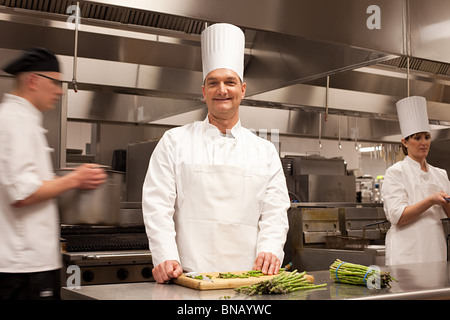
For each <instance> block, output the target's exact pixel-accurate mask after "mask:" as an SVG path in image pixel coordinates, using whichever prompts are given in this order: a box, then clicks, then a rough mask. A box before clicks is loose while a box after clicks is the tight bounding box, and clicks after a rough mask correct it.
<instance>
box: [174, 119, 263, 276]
mask: <svg viewBox="0 0 450 320" xmlns="http://www.w3.org/2000/svg"><path fill="white" fill-rule="evenodd" d="M199 130H200V131H201V126H199ZM200 131H197V134H200V137H201V139H203V133H202V132H200ZM200 141H202V140H200ZM241 141H242V139H241ZM231 147H233V148H236V144H234V143H233V144H232V146H231ZM242 154H243V157H244V158H245V155H244V154H245V152H242ZM244 164H246V162H245V159H244ZM182 170H188V171H190V172H187V176H190V177H191V178H190V184H189V187H188V188H187V191H186V193H185V197H184V201H183V203H182V204H181V207H180V208H178V210H177V211H176V212H175V214H174V220H175V226H176V242H177V245H178V249H179V250H178V251H179V254H180V263H181V265H182V267H183V269H184V270H185V271H197V272H219V271H239V270H251V269H252V267H253V264H254V261H255V259H256V255H257V252H256V247H257V237H258V222H259V215H260V210H259V205H258V199H257V194H256V191H255V190H256V188H255V187H254V183H255V182H256V181H255V180H256V179H258V178H256V179H255V177H254V176H253V177H252V175H251V174H250V172H249V169H248V168H241V167H236V166H229V165H201V164H192V165H187V164H185V165H182ZM184 174H186V172H184ZM258 180H259V183H260V182H261V179H258Z"/></svg>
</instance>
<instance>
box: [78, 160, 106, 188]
mask: <svg viewBox="0 0 450 320" xmlns="http://www.w3.org/2000/svg"><path fill="white" fill-rule="evenodd" d="M71 174H72V175H73V178H74V179H75V181H76V188H78V189H84V190H90V189H95V188H97V187H98V186H100V185H101V184H102V183H104V182H106V179H107V177H108V176H107V175H106V173H105V170H103V169H102V168H100V167H99V166H98V165H96V164H92V163H89V164H88V163H86V164H82V165H80V166H79V167H77V168H75V170H74V171H73V172H72V173H71Z"/></svg>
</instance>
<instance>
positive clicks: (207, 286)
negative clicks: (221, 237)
mask: <svg viewBox="0 0 450 320" xmlns="http://www.w3.org/2000/svg"><path fill="white" fill-rule="evenodd" d="M245 272H247V271H235V272H231V273H233V274H241V273H245ZM223 273H226V272H223ZM200 274H201V275H203V276H207V275H208V276H210V277H211V280H212V281H207V280H199V279H193V278H191V277H188V276H186V275H184V274H183V275H181V276H179V277H178V278H177V279H173V282H174V283H176V284H178V285H180V286H184V287H188V288H192V289H196V290H217V289H234V288H237V287H241V286H247V285H252V284H255V283H257V282H261V281H264V280H269V279H272V278H273V277H276V275H271V276H269V275H264V276H260V277H249V278H230V279H222V278H218V276H219V272H210V273H200ZM305 277H306V278H307V279H308V280H309V281H310V282H311V283H314V277H313V276H311V275H308V274H305Z"/></svg>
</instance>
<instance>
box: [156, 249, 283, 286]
mask: <svg viewBox="0 0 450 320" xmlns="http://www.w3.org/2000/svg"><path fill="white" fill-rule="evenodd" d="M280 266H281V262H280V259H278V258H277V256H276V255H274V254H272V253H270V252H260V253H259V254H258V256H257V257H256V260H255V264H254V265H253V270H261V271H262V273H264V274H268V275H273V274H278V271H279V270H280ZM152 272H153V277H154V278H155V281H156V282H158V283H166V282H168V281H170V280H171V279H176V278H178V277H179V276H181V275H182V274H183V268H182V267H181V265H180V264H179V263H178V261H176V260H166V261H164V262H161V263H160V264H159V265H157V266H156V267H155V268H153V270H152Z"/></svg>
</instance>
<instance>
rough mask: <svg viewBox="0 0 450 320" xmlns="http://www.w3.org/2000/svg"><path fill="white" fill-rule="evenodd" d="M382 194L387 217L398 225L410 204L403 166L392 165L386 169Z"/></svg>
mask: <svg viewBox="0 0 450 320" xmlns="http://www.w3.org/2000/svg"><path fill="white" fill-rule="evenodd" d="M381 196H382V198H383V206H384V213H385V215H386V218H387V219H388V220H389V222H390V223H392V224H393V225H396V224H397V223H398V220H400V217H401V216H402V214H403V211H404V210H405V208H406V207H407V206H408V194H407V192H406V189H405V186H404V182H403V177H402V170H401V166H392V167H390V168H388V169H387V170H386V173H385V175H384V181H383V186H382V188H381Z"/></svg>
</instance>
